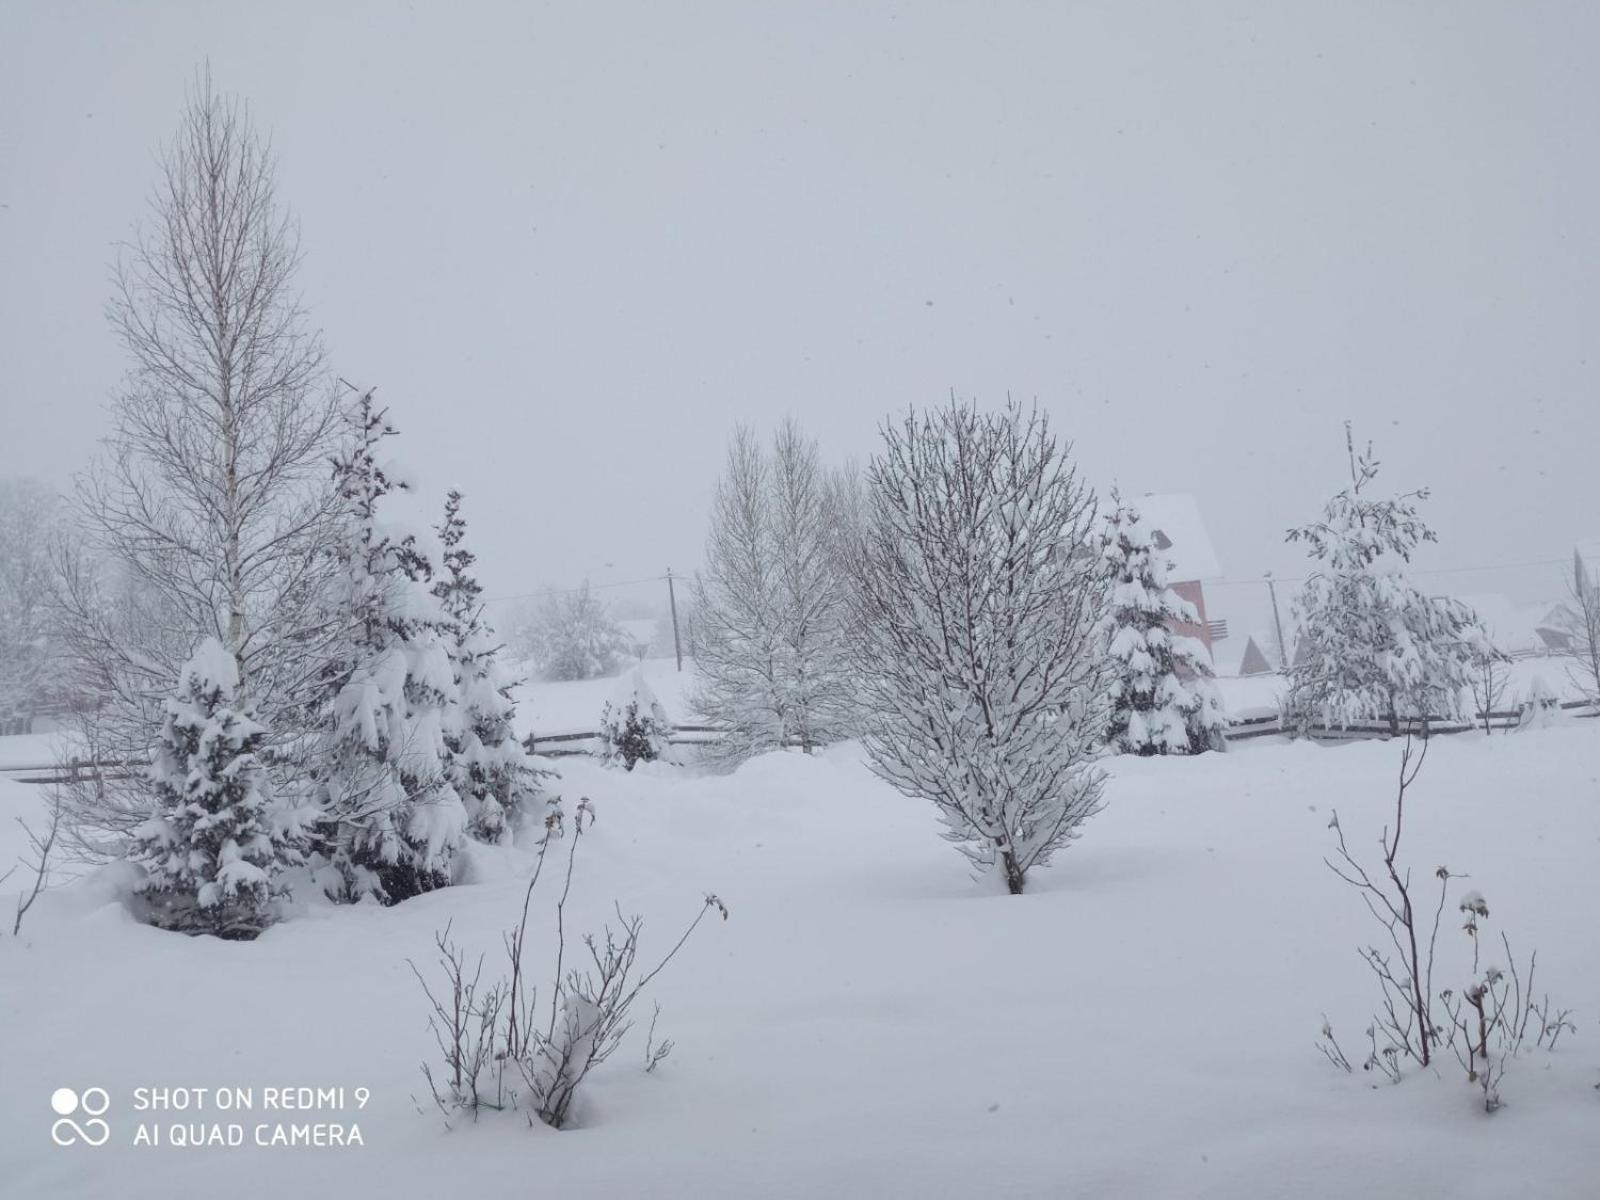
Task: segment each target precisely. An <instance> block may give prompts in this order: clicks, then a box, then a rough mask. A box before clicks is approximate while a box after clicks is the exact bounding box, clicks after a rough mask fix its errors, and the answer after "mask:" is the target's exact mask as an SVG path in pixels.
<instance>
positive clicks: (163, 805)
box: [129, 638, 301, 938]
mask: <svg viewBox="0 0 1600 1200" xmlns="http://www.w3.org/2000/svg"><path fill="white" fill-rule="evenodd" d="M238 686H239V673H238V666H237V665H236V664H235V662H234V659H233V656H232V655H231V654H229V653H228V652H227V651H226V650H224V649H223V648H222V644H221V643H220V642H218V641H217V640H216V639H215V638H209V639H207V640H206V641H205V642H203V643H202V644H201V646H200V648H199V649H198V650H197V651H196V652H195V654H194V657H193V658H191V659H190V660H189V662H188V664H187V665H186V666H185V667H184V668H183V671H182V674H181V676H180V678H179V682H178V691H177V694H176V695H175V696H174V697H173V698H172V699H170V700H168V701H167V704H166V717H165V720H164V722H163V724H162V727H161V736H160V741H159V743H158V745H157V747H156V753H155V761H154V764H153V765H152V766H151V768H150V775H151V783H152V792H153V795H154V800H153V807H152V811H151V813H150V817H149V819H148V820H147V821H145V823H144V824H143V825H141V826H140V827H139V828H138V829H137V830H136V831H135V834H134V840H133V845H132V848H131V850H130V855H129V856H130V858H131V859H132V860H133V861H134V862H136V863H138V864H140V865H141V866H143V867H144V870H145V876H144V880H143V881H142V883H141V884H140V885H139V891H140V893H141V894H142V895H143V896H144V898H145V899H146V900H147V901H148V902H149V914H150V922H151V923H152V924H154V925H158V926H160V927H161V928H163V929H174V930H179V931H181V932H183V933H210V934H215V935H217V936H218V937H226V938H252V937H255V936H256V935H257V934H258V933H260V932H261V930H263V929H265V928H266V927H267V926H268V925H270V924H271V923H272V920H273V915H272V901H273V899H274V898H275V897H276V896H278V895H280V894H282V892H283V890H284V889H283V886H282V884H281V882H280V872H281V871H282V870H283V868H284V867H286V866H290V865H293V864H296V863H298V862H300V861H301V849H300V844H299V834H298V830H297V829H296V828H295V827H294V826H293V825H292V824H289V825H287V826H285V825H283V824H280V823H279V822H278V821H277V819H276V816H275V814H274V812H273V810H272V805H271V803H270V801H269V798H268V796H267V794H266V792H265V790H264V788H263V783H262V771H261V764H260V761H259V759H258V757H257V751H258V750H259V749H260V747H261V745H262V743H263V741H264V740H265V739H266V735H267V731H266V729H265V728H264V727H263V726H261V725H258V724H257V723H256V722H255V721H253V720H251V718H250V715H249V714H248V713H247V712H241V711H239V710H237V709H235V708H234V707H233V702H234V697H235V693H236V691H237V689H238Z"/></svg>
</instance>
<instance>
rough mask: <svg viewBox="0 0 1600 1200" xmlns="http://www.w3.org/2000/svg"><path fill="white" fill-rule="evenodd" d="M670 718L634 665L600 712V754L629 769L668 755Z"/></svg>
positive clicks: (666, 757)
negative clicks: (625, 679)
mask: <svg viewBox="0 0 1600 1200" xmlns="http://www.w3.org/2000/svg"><path fill="white" fill-rule="evenodd" d="M671 737H672V719H671V718H670V717H668V716H667V710H666V709H665V708H664V707H662V704H661V701H660V700H658V699H657V698H656V694H655V692H654V691H653V690H651V687H650V685H649V684H648V683H646V682H645V681H644V673H643V672H642V671H640V670H639V669H638V668H637V667H636V668H634V670H633V671H632V673H631V674H630V675H629V676H628V679H627V683H626V685H625V686H624V687H622V688H619V689H618V692H617V695H616V696H614V697H613V698H612V699H611V700H608V701H607V702H606V706H605V710H604V711H603V712H602V713H601V714H600V758H602V759H603V760H604V761H606V762H608V763H613V764H616V763H620V764H621V765H622V766H624V767H626V768H627V769H628V770H630V771H631V770H633V765H634V764H635V763H639V762H657V761H660V760H666V759H670V758H671V752H672V746H671V742H670V738H671Z"/></svg>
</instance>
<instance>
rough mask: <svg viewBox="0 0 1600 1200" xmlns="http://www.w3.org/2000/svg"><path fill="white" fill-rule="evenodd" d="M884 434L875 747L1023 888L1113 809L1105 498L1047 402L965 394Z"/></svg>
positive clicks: (873, 623) (877, 465) (867, 578)
mask: <svg viewBox="0 0 1600 1200" xmlns="http://www.w3.org/2000/svg"><path fill="white" fill-rule="evenodd" d="M883 434H884V447H883V450H882V452H881V453H880V454H879V455H878V456H877V457H875V458H874V459H873V460H872V463H871V466H870V467H869V469H868V472H867V483H868V492H869V500H868V504H869V510H868V513H867V515H866V519H865V528H864V534H863V539H862V544H861V546H860V547H859V564H860V566H859V571H860V580H859V585H858V586H859V589H860V596H861V605H862V613H861V618H862V619H861V621H860V623H859V627H858V632H859V637H858V639H857V642H856V648H857V659H858V664H859V667H860V669H861V675H862V688H863V691H864V693H865V700H866V704H865V709H866V712H867V713H868V716H867V718H866V733H865V737H864V742H865V745H866V749H867V754H868V758H869V760H870V762H871V765H872V768H873V770H874V771H875V772H876V773H877V774H878V775H879V776H880V777H882V778H883V779H884V780H886V781H887V782H888V783H890V784H891V785H893V786H894V787H895V788H897V789H898V790H900V791H901V792H903V793H905V794H906V795H909V796H920V797H923V798H925V799H927V800H930V801H932V802H933V804H934V805H935V806H936V807H937V808H938V810H939V814H940V816H941V817H942V818H943V820H944V823H945V826H946V834H945V836H946V837H947V838H948V839H949V840H950V841H952V842H954V843H956V844H957V846H958V847H959V848H960V850H961V852H962V853H963V854H965V855H966V857H967V858H968V859H969V860H970V861H971V862H972V864H973V865H974V867H976V868H977V869H978V870H979V871H980V872H982V873H984V874H992V875H997V876H998V877H999V878H1000V880H1001V881H1003V883H1004V885H1005V886H1006V887H1007V889H1008V890H1009V891H1010V892H1012V893H1013V894H1016V893H1020V892H1021V891H1022V890H1023V885H1024V882H1025V880H1026V878H1027V874H1028V872H1029V870H1031V869H1032V868H1033V867H1036V866H1041V865H1043V864H1045V863H1046V862H1048V861H1049V859H1050V857H1051V855H1052V853H1054V852H1055V851H1056V850H1058V849H1060V848H1061V847H1062V846H1064V845H1065V844H1066V843H1067V842H1068V841H1070V840H1071V839H1072V838H1074V837H1075V836H1076V835H1077V833H1078V829H1079V826H1080V825H1081V824H1082V823H1083V822H1084V821H1085V820H1086V819H1087V818H1088V817H1090V816H1092V815H1093V814H1094V813H1096V812H1098V811H1099V809H1100V807H1101V787H1102V776H1101V774H1100V773H1099V772H1098V771H1097V770H1096V769H1095V768H1094V767H1093V766H1092V759H1093V756H1094V754H1095V750H1096V747H1097V744H1098V743H1099V741H1100V739H1101V738H1102V736H1103V735H1104V731H1105V723H1106V717H1107V708H1106V700H1105V696H1106V690H1107V689H1106V683H1107V674H1106V672H1107V664H1106V658H1105V654H1104V651H1103V648H1102V642H1101V622H1102V620H1103V618H1104V615H1105V613H1104V608H1105V586H1104V573H1103V571H1102V570H1101V567H1100V563H1099V560H1098V557H1097V556H1096V554H1095V553H1094V550H1093V548H1092V546H1091V544H1090V540H1091V537H1092V534H1093V523H1094V498H1093V495H1092V494H1091V493H1090V492H1089V491H1088V489H1087V488H1086V487H1085V486H1084V485H1083V483H1082V482H1081V481H1080V480H1079V479H1078V477H1077V474H1076V471H1075V470H1074V468H1073V466H1072V463H1071V460H1070V446H1062V445H1060V444H1058V443H1057V441H1056V439H1055V437H1054V436H1053V435H1052V434H1051V433H1050V430H1049V428H1048V422H1047V420H1046V417H1045V416H1044V414H1043V413H1040V412H1039V411H1037V410H1034V411H1032V412H1027V413H1025V412H1023V411H1022V409H1020V408H1019V407H1017V406H1016V405H1014V404H1013V405H1010V406H1008V407H1007V408H1006V410H1005V411H1004V412H1000V413H987V414H985V413H980V412H979V411H978V410H977V409H976V408H975V407H974V406H972V405H970V404H961V403H957V402H956V401H954V400H952V402H951V403H950V405H949V406H948V407H944V408H941V409H938V410H936V411H934V412H930V413H925V414H919V413H917V412H914V411H913V412H911V413H909V414H907V416H906V418H905V421H904V422H903V423H902V424H900V425H898V426H895V425H889V426H886V427H885V429H884V431H883Z"/></svg>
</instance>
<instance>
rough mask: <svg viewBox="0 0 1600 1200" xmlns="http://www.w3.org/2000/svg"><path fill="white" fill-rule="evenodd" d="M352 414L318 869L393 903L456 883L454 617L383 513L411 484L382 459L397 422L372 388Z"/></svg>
mask: <svg viewBox="0 0 1600 1200" xmlns="http://www.w3.org/2000/svg"><path fill="white" fill-rule="evenodd" d="M347 418H348V421H349V437H348V439H347V444H346V447H345V449H344V451H343V453H341V454H340V456H339V457H338V459H337V460H336V461H335V464H334V468H335V478H336V480H337V482H338V487H339V496H340V500H341V504H342V506H343V511H342V513H341V518H342V519H341V522H340V534H339V538H338V544H337V547H336V549H335V552H334V553H335V558H336V561H337V562H338V565H339V572H338V577H337V586H336V587H335V588H334V589H333V594H332V596H331V597H330V608H331V612H330V621H335V620H336V621H338V622H341V623H342V627H343V629H344V630H345V634H346V636H345V638H344V639H343V643H342V644H341V645H340V646H339V647H338V649H337V652H336V653H335V654H334V656H333V658H332V661H331V662H330V663H329V665H328V667H327V669H326V671H325V673H324V692H323V695H322V697H321V700H320V702H319V704H318V705H317V706H316V709H315V711H314V714H313V715H314V718H315V720H316V721H317V722H318V723H319V725H320V726H321V728H320V729H319V731H318V736H319V737H320V739H321V742H322V747H323V754H322V762H321V764H320V767H319V769H318V773H317V795H318V799H319V801H320V806H321V808H322V809H323V813H324V832H325V838H324V842H323V845H322V846H321V848H320V849H321V851H322V859H323V862H322V863H321V864H320V866H321V869H320V870H319V872H318V875H319V878H320V879H321V881H322V882H323V886H324V887H325V889H326V890H327V891H328V892H329V893H330V894H331V895H333V896H335V897H336V898H338V899H344V900H358V899H360V898H362V897H363V896H373V897H375V898H376V899H378V900H380V901H382V902H383V903H385V904H394V903H397V902H399V901H401V900H405V899H407V898H409V897H411V896H415V895H417V894H419V893H421V892H427V891H432V890H433V889H435V888H440V887H444V886H446V885H447V884H449V882H450V870H451V863H452V861H453V859H454V857H455V853H456V850H457V848H458V847H459V845H460V843H461V838H462V836H463V834H464V831H465V828H466V823H467V814H466V810H465V808H464V807H463V805H462V803H461V798H460V797H459V796H458V795H457V794H456V790H455V787H454V786H453V784H452V782H451V779H450V766H451V758H450V750H449V746H448V744H447V743H446V740H445V734H446V729H447V723H448V721H449V720H450V719H451V717H452V716H453V712H454V710H455V708H456V701H457V690H456V680H455V672H454V669H453V667H452V665H451V662H450V656H449V653H448V651H447V649H446V643H445V637H444V631H445V625H446V622H445V619H444V617H443V614H442V613H441V611H440V609H439V605H438V603H437V601H436V600H435V598H434V597H433V596H432V595H430V594H429V592H428V590H427V587H426V585H427V582H428V580H429V579H430V578H431V576H432V568H431V567H430V565H429V563H428V561H427V559H426V558H425V557H423V555H422V553H421V552H420V551H419V550H418V549H417V544H416V538H415V537H414V536H413V535H411V534H408V533H402V532H399V531H396V530H393V529H391V528H390V527H388V526H386V525H385V524H384V523H383V522H382V521H381V520H380V519H379V506H380V503H381V501H382V500H383V498H384V497H385V496H386V495H388V494H389V493H390V492H391V491H393V490H396V489H401V490H404V489H405V488H406V485H405V484H404V483H403V482H402V481H401V480H400V479H398V478H397V477H396V476H395V468H394V467H392V466H388V465H385V464H381V463H380V462H379V461H378V458H377V454H378V451H379V448H380V447H381V445H382V443H383V441H384V439H385V438H388V437H391V436H393V435H394V433H395V430H394V427H393V426H392V425H390V424H389V421H388V419H387V416H386V415H385V414H384V413H383V412H382V411H381V410H379V409H377V408H375V407H374V406H373V402H372V393H371V392H367V393H365V394H363V395H362V396H360V397H359V398H358V400H357V401H356V402H355V403H354V404H353V405H351V406H350V408H349V410H348V411H347Z"/></svg>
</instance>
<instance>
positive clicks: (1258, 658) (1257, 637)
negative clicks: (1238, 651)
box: [1238, 632, 1278, 675]
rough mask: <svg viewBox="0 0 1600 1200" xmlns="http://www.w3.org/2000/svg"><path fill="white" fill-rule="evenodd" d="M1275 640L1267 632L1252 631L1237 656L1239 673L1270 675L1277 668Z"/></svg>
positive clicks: (1276, 644)
mask: <svg viewBox="0 0 1600 1200" xmlns="http://www.w3.org/2000/svg"><path fill="white" fill-rule="evenodd" d="M1277 646H1278V643H1277V641H1276V640H1275V639H1274V638H1273V637H1272V635H1271V634H1268V633H1260V632H1257V633H1252V634H1251V635H1250V636H1249V637H1247V638H1245V640H1244V653H1243V654H1242V655H1240V656H1239V671H1238V673H1239V674H1240V675H1270V674H1272V673H1273V672H1274V671H1276V670H1277V669H1278V659H1277V654H1276V651H1277Z"/></svg>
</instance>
